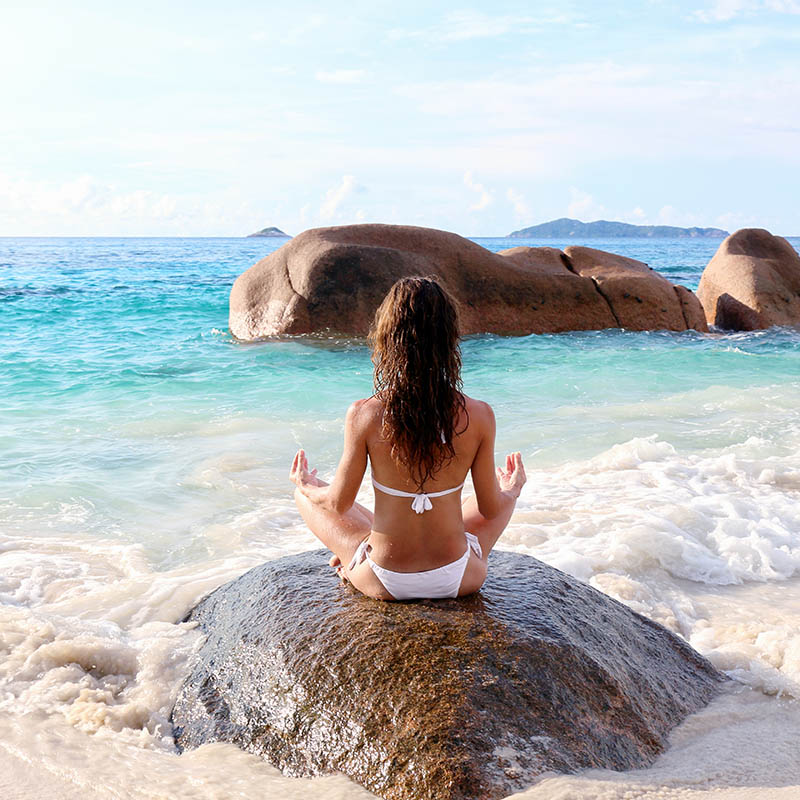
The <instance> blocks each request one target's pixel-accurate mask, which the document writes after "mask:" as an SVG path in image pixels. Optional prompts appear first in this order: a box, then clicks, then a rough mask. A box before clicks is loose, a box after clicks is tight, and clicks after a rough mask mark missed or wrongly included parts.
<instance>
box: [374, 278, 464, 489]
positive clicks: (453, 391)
mask: <svg viewBox="0 0 800 800" xmlns="http://www.w3.org/2000/svg"><path fill="white" fill-rule="evenodd" d="M459 339H460V334H459V327H458V309H457V307H456V303H455V301H454V300H453V298H452V297H451V296H450V295H449V294H448V293H447V291H445V289H444V288H442V286H441V285H440V284H439V283H438V282H437V281H436V279H435V278H401V279H400V280H399V281H397V283H395V284H394V286H392V288H391V289H389V293H388V294H387V295H386V297H385V298H384V299H383V302H382V303H381V305H380V307H379V308H378V310H377V311H376V312H375V320H374V322H373V324H372V328H371V330H370V333H369V341H370V344H371V345H372V362H373V364H374V365H375V396H376V397H377V398H378V400H380V401H381V403H382V404H383V409H384V411H383V435H384V437H385V438H386V439H387V440H388V441H389V443H390V444H391V448H392V450H391V452H392V457H393V458H394V460H395V462H396V463H398V464H399V465H402V466H404V467H405V468H406V469H407V470H408V472H409V474H410V475H411V478H412V480H414V481H415V482H416V483H417V484H418V488H419V490H420V491H422V488H423V486H424V484H425V482H426V481H427V480H428V479H429V478H431V477H432V476H433V475H434V474H435V473H436V472H437V471H438V470H439V469H441V468H442V467H443V466H444V464H446V463H447V462H448V461H450V459H452V458H453V457H454V456H455V454H456V451H455V448H454V447H453V438H454V437H455V435H456V433H457V431H456V429H455V428H456V425H457V423H458V419H459V415H460V412H461V411H463V412H464V414H465V415H466V410H467V409H466V403H465V401H464V395H463V394H462V393H461V389H462V384H461V349H460V347H459Z"/></svg>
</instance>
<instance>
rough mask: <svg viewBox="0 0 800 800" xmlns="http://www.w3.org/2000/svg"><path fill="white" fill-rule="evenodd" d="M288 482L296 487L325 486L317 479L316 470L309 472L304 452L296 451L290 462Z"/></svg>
mask: <svg viewBox="0 0 800 800" xmlns="http://www.w3.org/2000/svg"><path fill="white" fill-rule="evenodd" d="M289 480H291V481H292V482H293V483H296V484H297V485H298V486H301V487H302V486H324V485H325V484H324V483H323V482H322V481H321V480H320V479H319V478H318V477H317V471H316V469H312V470H311V471H310V472H309V469H308V459H307V458H306V454H305V451H304V450H298V451H297V454H296V455H295V457H294V461H292V468H291V469H290V470H289Z"/></svg>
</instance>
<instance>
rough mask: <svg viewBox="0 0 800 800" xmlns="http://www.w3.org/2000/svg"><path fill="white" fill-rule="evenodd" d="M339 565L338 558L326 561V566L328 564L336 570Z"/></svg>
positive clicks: (339, 560) (332, 557)
mask: <svg viewBox="0 0 800 800" xmlns="http://www.w3.org/2000/svg"><path fill="white" fill-rule="evenodd" d="M341 563H342V559H341V558H339V556H331V558H330V561H328V564H330V565H331V566H332V567H333V568H334V569H336V567H338V566H341Z"/></svg>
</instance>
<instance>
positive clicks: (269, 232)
mask: <svg viewBox="0 0 800 800" xmlns="http://www.w3.org/2000/svg"><path fill="white" fill-rule="evenodd" d="M259 236H266V237H282V238H284V239H291V238H292V237H291V236H289V234H288V233H284V232H283V231H282V230H281V229H280V228H276V227H275V226H274V225H273V226H272V227H269V228H262V229H261V230H260V231H256V232H255V233H249V234H247V238H248V239H252V238H254V237H259Z"/></svg>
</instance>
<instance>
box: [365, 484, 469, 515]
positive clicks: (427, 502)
mask: <svg viewBox="0 0 800 800" xmlns="http://www.w3.org/2000/svg"><path fill="white" fill-rule="evenodd" d="M372 485H373V486H374V487H375V488H376V489H380V491H382V492H383V493H384V494H390V495H393V496H394V497H412V498H413V500H412V501H411V508H413V509H414V512H415V513H417V514H423V513H424V512H425V511H430V510H431V509H432V508H433V503H431V497H442V496H444V495H446V494H452V493H453V492H457V491H458V490H459V489H460V488H461V487H462V486H463V485H464V482H463V481H462V482H461V483H459V484H458V486H454V487H453V488H452V489H445V490H444V491H441V492H404V491H403V490H402V489H392V487H391V486H384V485H383V484H382V483H378V481H376V480H375V478H373V479H372Z"/></svg>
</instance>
